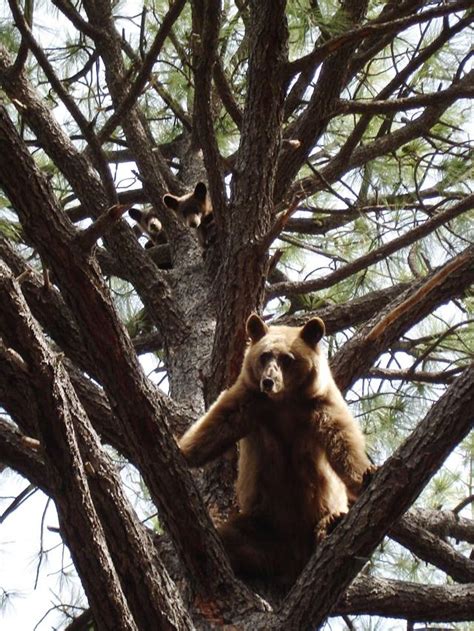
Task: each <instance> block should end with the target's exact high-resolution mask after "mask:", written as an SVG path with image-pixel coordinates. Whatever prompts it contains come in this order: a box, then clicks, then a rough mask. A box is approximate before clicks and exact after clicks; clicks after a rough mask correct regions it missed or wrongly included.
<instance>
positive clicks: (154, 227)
mask: <svg viewBox="0 0 474 631" xmlns="http://www.w3.org/2000/svg"><path fill="white" fill-rule="evenodd" d="M128 214H129V215H130V217H131V218H132V219H134V220H135V221H136V222H137V224H136V225H135V226H134V231H135V234H136V235H137V237H140V236H141V235H142V234H146V235H147V236H148V237H149V239H148V241H147V242H146V244H145V247H146V248H151V247H153V246H154V245H159V244H163V243H166V238H165V235H164V232H163V230H162V225H161V221H160V220H159V219H158V217H157V216H156V214H155V211H154V210H153V208H152V207H151V206H150V207H148V208H145V209H144V210H142V209H140V208H130V210H129V211H128Z"/></svg>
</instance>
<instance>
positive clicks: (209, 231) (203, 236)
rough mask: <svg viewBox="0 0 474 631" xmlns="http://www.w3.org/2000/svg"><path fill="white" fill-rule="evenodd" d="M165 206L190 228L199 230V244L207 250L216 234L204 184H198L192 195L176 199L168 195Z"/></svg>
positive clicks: (209, 201)
mask: <svg viewBox="0 0 474 631" xmlns="http://www.w3.org/2000/svg"><path fill="white" fill-rule="evenodd" d="M163 202H164V204H165V205H166V206H167V207H168V208H171V209H172V210H174V211H175V212H177V213H178V214H179V215H180V216H181V218H182V219H183V220H184V223H185V224H186V225H187V226H188V227H189V228H195V229H196V230H197V236H198V240H199V243H200V244H201V246H202V247H203V248H207V247H208V246H209V245H210V243H211V241H212V239H213V234H214V216H213V209H212V203H211V199H210V197H209V193H208V191H207V186H206V185H205V184H204V182H198V183H197V184H196V186H195V187H194V190H193V192H192V193H187V194H186V195H182V196H181V197H176V196H175V195H171V194H170V193H167V194H166V195H165V196H164V197H163Z"/></svg>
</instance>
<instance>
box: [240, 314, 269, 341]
mask: <svg viewBox="0 0 474 631" xmlns="http://www.w3.org/2000/svg"><path fill="white" fill-rule="evenodd" d="M245 328H246V330H247V335H248V336H249V338H250V339H251V340H252V342H258V340H261V339H262V337H263V336H264V335H266V334H267V333H268V326H267V325H266V324H265V322H264V321H263V320H262V319H261V318H259V317H258V315H257V314H256V313H252V315H250V316H249V317H248V320H247V324H246V325H245Z"/></svg>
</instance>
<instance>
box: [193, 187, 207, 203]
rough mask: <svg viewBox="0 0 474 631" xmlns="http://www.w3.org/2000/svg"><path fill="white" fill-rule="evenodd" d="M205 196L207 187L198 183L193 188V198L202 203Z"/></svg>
mask: <svg viewBox="0 0 474 631" xmlns="http://www.w3.org/2000/svg"><path fill="white" fill-rule="evenodd" d="M206 195H207V186H206V185H205V184H204V182H198V183H197V184H196V186H195V187H194V193H193V197H195V198H196V199H197V200H198V201H200V202H204V201H205V200H206Z"/></svg>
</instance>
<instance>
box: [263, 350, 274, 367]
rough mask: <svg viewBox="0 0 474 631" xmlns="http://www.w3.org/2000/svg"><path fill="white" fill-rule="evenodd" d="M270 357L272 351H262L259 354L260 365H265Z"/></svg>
mask: <svg viewBox="0 0 474 631" xmlns="http://www.w3.org/2000/svg"><path fill="white" fill-rule="evenodd" d="M272 357H273V355H272V353H262V354H261V355H260V363H261V364H262V366H265V364H266V363H268V362H269V361H270V360H271V358H272Z"/></svg>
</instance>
